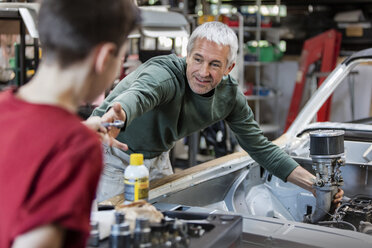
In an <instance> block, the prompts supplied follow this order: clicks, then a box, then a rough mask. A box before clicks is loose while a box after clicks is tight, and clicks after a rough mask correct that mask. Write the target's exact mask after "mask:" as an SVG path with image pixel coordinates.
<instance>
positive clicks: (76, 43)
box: [38, 0, 140, 67]
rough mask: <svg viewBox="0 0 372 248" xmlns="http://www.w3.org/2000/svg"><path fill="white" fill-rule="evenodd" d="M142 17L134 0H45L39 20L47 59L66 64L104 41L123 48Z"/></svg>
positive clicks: (42, 43) (74, 60)
mask: <svg viewBox="0 0 372 248" xmlns="http://www.w3.org/2000/svg"><path fill="white" fill-rule="evenodd" d="M139 20H140V17H139V9H138V8H137V7H136V6H135V5H134V3H133V0H94V1H91V0H43V1H42V3H41V7H40V11H39V21H38V30H39V37H40V42H41V45H42V48H43V59H46V60H47V62H48V61H57V62H58V63H59V64H60V66H61V67H66V66H68V65H70V64H72V63H74V62H77V61H79V60H82V59H84V58H85V57H86V56H87V55H88V54H89V52H90V51H91V49H92V48H93V47H94V46H96V45H98V44H100V43H103V42H113V43H115V44H116V45H117V47H118V48H120V47H121V46H122V45H123V43H124V42H125V40H126V39H127V37H128V35H129V33H130V32H131V31H132V30H133V29H134V28H135V27H136V25H138V24H139Z"/></svg>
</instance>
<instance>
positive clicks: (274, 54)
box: [247, 45, 283, 62]
mask: <svg viewBox="0 0 372 248" xmlns="http://www.w3.org/2000/svg"><path fill="white" fill-rule="evenodd" d="M247 47H248V51H249V53H251V54H257V52H256V50H257V47H254V46H250V45H247ZM282 56H283V52H282V51H280V49H279V47H277V46H274V45H269V46H263V47H260V58H259V61H261V62H272V61H278V60H279V59H281V57H282Z"/></svg>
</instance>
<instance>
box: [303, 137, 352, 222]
mask: <svg viewBox="0 0 372 248" xmlns="http://www.w3.org/2000/svg"><path fill="white" fill-rule="evenodd" d="M344 134H345V132H344V131H342V130H317V131H313V132H310V157H311V159H312V161H313V165H312V167H313V170H314V171H315V175H316V180H315V182H314V186H313V187H314V188H315V190H316V196H317V197H316V198H317V199H316V209H315V211H314V213H312V214H311V215H308V216H306V217H305V220H304V221H305V222H311V223H317V222H318V221H321V220H323V219H324V217H325V216H326V215H327V214H328V212H329V210H330V208H331V202H332V199H333V197H334V195H335V194H336V193H337V191H338V187H340V186H342V185H343V179H342V176H341V171H340V167H341V166H343V165H345V158H344Z"/></svg>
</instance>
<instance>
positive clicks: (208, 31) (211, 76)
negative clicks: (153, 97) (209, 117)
mask: <svg viewBox="0 0 372 248" xmlns="http://www.w3.org/2000/svg"><path fill="white" fill-rule="evenodd" d="M237 48H238V43H237V37H236V34H235V33H234V32H233V31H232V30H231V29H230V28H229V27H227V26H226V25H225V24H222V23H219V22H208V23H205V24H203V25H201V26H199V27H198V28H197V29H195V31H194V32H193V33H192V34H191V37H190V40H189V43H188V46H187V58H186V63H187V67H186V77H187V81H188V83H189V86H190V88H191V90H192V91H193V92H194V93H196V94H199V95H203V94H206V93H208V92H210V91H211V90H213V89H214V88H216V87H217V85H218V84H219V83H220V82H221V80H222V78H223V76H227V75H228V74H229V73H230V71H231V70H232V69H233V67H234V65H235V59H236V53H237Z"/></svg>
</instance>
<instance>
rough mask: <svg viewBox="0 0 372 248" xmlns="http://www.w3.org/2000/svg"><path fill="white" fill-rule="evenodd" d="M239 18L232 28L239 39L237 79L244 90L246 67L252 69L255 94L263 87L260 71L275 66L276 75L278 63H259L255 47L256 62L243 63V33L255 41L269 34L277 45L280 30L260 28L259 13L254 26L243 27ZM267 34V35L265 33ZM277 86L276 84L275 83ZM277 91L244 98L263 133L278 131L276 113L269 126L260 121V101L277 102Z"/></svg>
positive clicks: (273, 90)
mask: <svg viewBox="0 0 372 248" xmlns="http://www.w3.org/2000/svg"><path fill="white" fill-rule="evenodd" d="M276 4H277V5H278V6H279V5H280V1H279V0H277V1H276ZM256 5H257V7H258V10H259V9H260V8H261V0H256ZM238 16H239V27H237V28H233V29H234V30H235V31H236V32H237V34H238V39H239V48H240V49H239V55H238V57H239V62H240V65H239V73H238V75H239V76H238V78H239V82H240V83H241V84H242V87H243V88H244V85H245V74H246V71H247V70H248V67H254V74H255V75H254V86H255V88H256V92H259V91H260V89H262V87H263V83H262V75H261V74H262V72H261V69H262V68H263V67H264V66H265V65H269V64H275V68H276V69H275V70H276V72H275V73H276V74H278V68H277V65H278V62H276V61H273V62H262V61H259V58H260V53H261V51H260V47H259V46H257V48H256V57H257V61H245V59H244V55H245V54H244V46H245V44H244V32H253V33H254V36H255V40H256V41H260V40H261V38H262V33H263V32H270V33H271V34H274V35H272V39H273V43H276V44H277V43H279V31H280V28H277V27H261V12H260V11H257V16H256V26H255V27H254V26H252V27H251V26H244V18H243V16H242V15H241V14H238ZM266 34H267V33H266ZM275 85H277V83H275ZM279 95H280V94H279V91H278V89H276V88H273V89H270V92H269V94H268V95H260V94H259V93H256V94H254V95H247V96H246V98H247V100H248V101H252V102H253V103H254V112H255V119H256V121H257V122H258V123H259V124H260V127H261V129H262V130H263V131H264V133H272V134H275V133H276V132H277V131H279V125H278V119H279V118H278V116H277V111H274V116H273V120H272V121H271V122H270V123H269V124H266V123H265V124H264V123H262V121H261V114H260V111H261V101H266V100H270V101H276V102H278V101H277V98H278V96H279ZM276 106H277V105H276Z"/></svg>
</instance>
